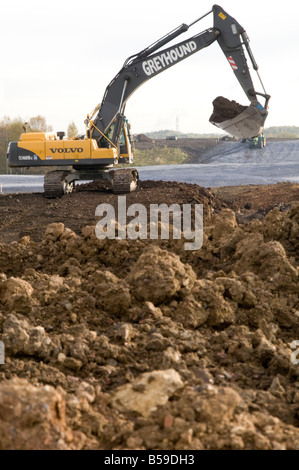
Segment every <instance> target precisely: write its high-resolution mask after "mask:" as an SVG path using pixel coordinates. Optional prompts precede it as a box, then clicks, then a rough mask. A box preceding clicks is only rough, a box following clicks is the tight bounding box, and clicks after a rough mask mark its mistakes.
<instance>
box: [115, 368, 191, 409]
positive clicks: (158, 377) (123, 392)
mask: <svg viewBox="0 0 299 470" xmlns="http://www.w3.org/2000/svg"><path fill="white" fill-rule="evenodd" d="M182 386H183V382H182V380H181V377H180V375H179V374H178V373H177V372H176V371H175V370H173V369H168V370H156V371H153V372H147V373H145V374H142V375H141V376H139V377H138V378H137V379H135V380H134V381H133V382H131V383H129V384H126V385H123V386H121V387H118V389H117V390H116V391H115V393H114V394H113V396H112V404H113V407H115V408H117V409H119V410H121V411H123V412H125V411H135V412H136V413H138V414H139V415H142V416H144V417H148V416H150V415H151V413H152V412H153V411H155V410H156V409H157V407H158V406H159V405H161V406H162V405H164V404H165V403H167V401H168V400H169V397H170V396H171V395H172V394H173V393H174V392H175V391H176V390H178V389H180V388H181V387H182Z"/></svg>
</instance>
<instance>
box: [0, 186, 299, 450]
mask: <svg viewBox="0 0 299 470" xmlns="http://www.w3.org/2000/svg"><path fill="white" fill-rule="evenodd" d="M81 189H82V191H81V192H76V193H74V194H71V195H68V196H65V197H63V198H62V199H57V200H50V201H49V200H46V199H44V198H43V196H42V195H39V194H35V195H34V194H23V195H11V196H9V195H6V196H2V197H1V198H0V210H1V221H0V228H1V234H0V241H1V244H0V340H1V341H3V342H4V345H5V353H6V363H5V364H4V365H0V449H105V450H111V449H113V450H116V449H143V450H144V449H151V450H154V449H166V450H174V449H176V450H184V449H186V450H188V449H191V450H194V449H236V450H239V449H261V450H270V449H298V447H299V364H298V365H297V364H296V362H297V360H296V359H297V354H296V349H292V347H291V345H292V343H293V341H296V340H299V299H298V271H299V255H298V253H299V202H298V185H287V184H286V185H284V186H281V185H273V186H271V187H259V188H258V187H252V188H251V187H248V188H246V189H244V188H243V189H240V192H238V191H237V189H236V188H234V189H232V190H231V191H229V189H228V188H226V189H224V190H223V193H221V190H220V189H219V190H218V192H217V194H216V192H214V191H212V190H209V189H203V188H200V187H198V186H196V185H186V184H178V183H162V182H143V183H142V186H141V189H140V191H139V192H138V193H135V194H131V195H129V196H128V197H127V205H129V204H132V203H134V202H140V203H143V204H144V205H145V206H146V207H148V206H149V204H153V203H162V202H164V203H166V204H171V203H174V202H175V203H179V204H187V203H189V204H191V203H192V204H195V203H197V204H199V203H202V204H203V205H204V244H203V247H202V248H201V249H200V250H198V251H185V250H184V242H185V241H184V240H157V241H149V240H136V241H130V240H99V239H97V238H96V237H95V233H94V232H95V231H94V226H95V223H96V221H97V218H95V216H94V212H95V207H96V206H97V205H98V204H100V203H101V202H104V201H105V202H108V203H111V204H113V205H114V206H115V207H117V197H116V196H114V195H112V194H110V193H108V192H103V191H96V188H95V187H91V188H89V189H93V191H88V187H85V188H81ZM234 191H235V192H234ZM246 191H247V192H246ZM292 355H293V356H292ZM298 356H299V354H298ZM291 359H293V360H291Z"/></svg>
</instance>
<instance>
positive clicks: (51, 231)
mask: <svg viewBox="0 0 299 470" xmlns="http://www.w3.org/2000/svg"><path fill="white" fill-rule="evenodd" d="M63 232H64V224H63V223H61V222H59V223H53V224H49V225H48V226H47V228H46V232H45V238H47V239H49V240H53V241H55V240H58V238H59V237H60V236H61V235H62V234H63Z"/></svg>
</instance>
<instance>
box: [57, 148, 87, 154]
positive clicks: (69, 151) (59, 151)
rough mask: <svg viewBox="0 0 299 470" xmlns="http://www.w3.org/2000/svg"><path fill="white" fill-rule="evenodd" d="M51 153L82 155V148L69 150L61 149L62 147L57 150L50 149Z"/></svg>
mask: <svg viewBox="0 0 299 470" xmlns="http://www.w3.org/2000/svg"><path fill="white" fill-rule="evenodd" d="M50 150H51V152H52V153H76V152H78V153H82V152H83V148H82V147H76V148H71V147H66V148H62V147H59V148H52V149H51V148H50Z"/></svg>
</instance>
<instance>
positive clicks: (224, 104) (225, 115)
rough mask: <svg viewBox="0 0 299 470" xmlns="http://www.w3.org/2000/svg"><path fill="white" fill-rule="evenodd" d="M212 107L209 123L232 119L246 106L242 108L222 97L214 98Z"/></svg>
mask: <svg viewBox="0 0 299 470" xmlns="http://www.w3.org/2000/svg"><path fill="white" fill-rule="evenodd" d="M213 106H214V109H213V113H212V115H211V117H210V121H211V122H223V121H227V120H228V119H233V118H235V117H237V116H238V114H240V113H242V112H243V111H245V109H246V108H247V106H242V105H241V104H239V103H237V102H236V101H234V100H232V101H230V100H228V99H227V98H224V97H223V96H218V97H217V98H215V99H214V101H213Z"/></svg>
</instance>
